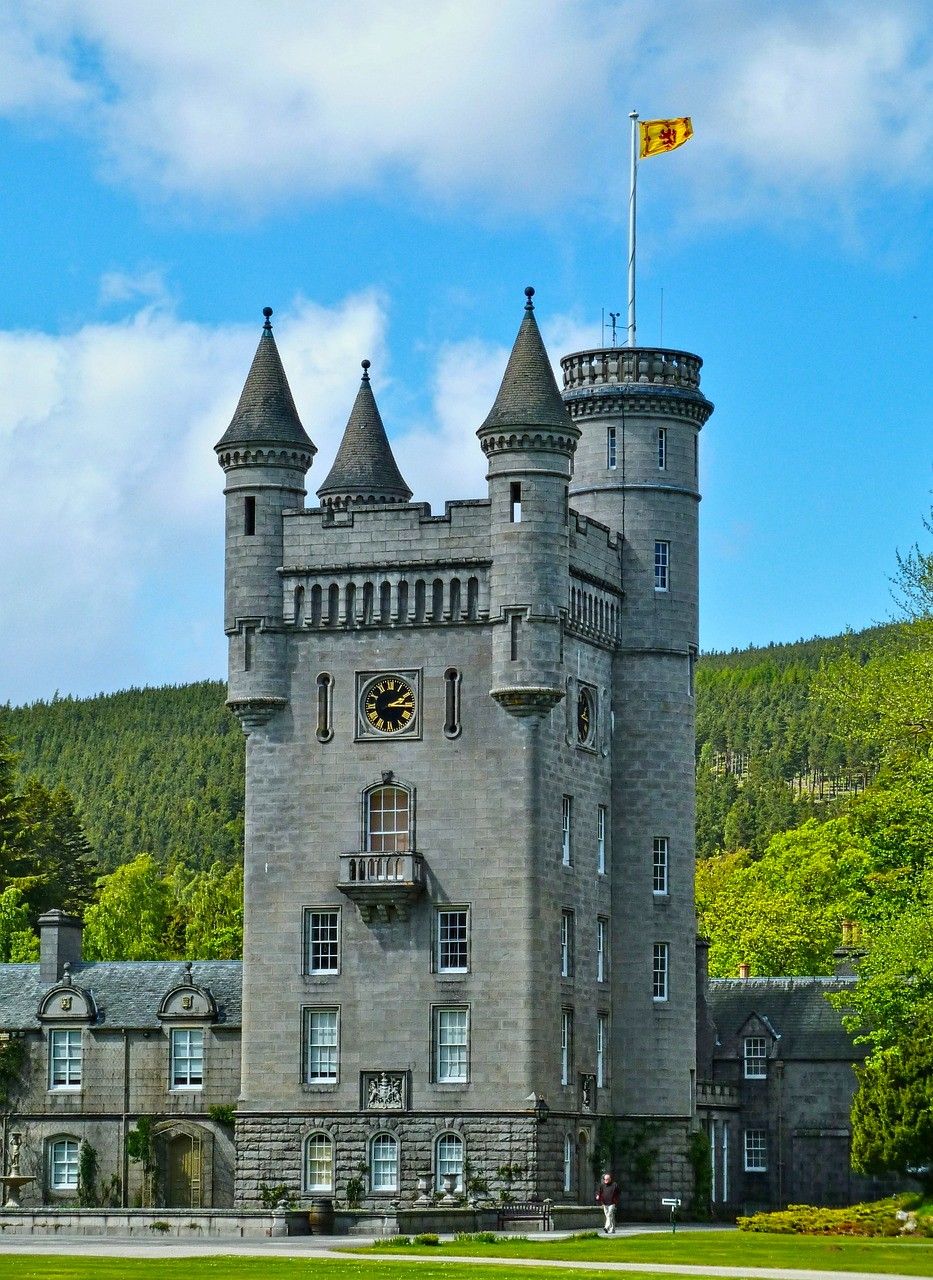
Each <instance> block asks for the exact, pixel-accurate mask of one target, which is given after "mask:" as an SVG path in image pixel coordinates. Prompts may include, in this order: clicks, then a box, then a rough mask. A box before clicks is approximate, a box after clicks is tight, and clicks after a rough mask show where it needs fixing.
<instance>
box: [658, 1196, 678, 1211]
mask: <svg viewBox="0 0 933 1280" xmlns="http://www.w3.org/2000/svg"><path fill="white" fill-rule="evenodd" d="M661 1203H662V1204H663V1205H664V1207H665V1209H679V1208H680V1201H679V1200H677V1199H675V1198H674V1197H673V1196H665V1197H664V1199H663V1200H662V1201H661Z"/></svg>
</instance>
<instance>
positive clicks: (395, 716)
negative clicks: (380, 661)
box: [362, 676, 416, 734]
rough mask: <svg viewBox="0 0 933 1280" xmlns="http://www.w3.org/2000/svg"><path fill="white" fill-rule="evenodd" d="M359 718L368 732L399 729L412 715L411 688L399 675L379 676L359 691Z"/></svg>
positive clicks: (412, 718)
mask: <svg viewBox="0 0 933 1280" xmlns="http://www.w3.org/2000/svg"><path fill="white" fill-rule="evenodd" d="M362 709H363V719H364V720H365V722H366V728H367V730H368V731H369V732H371V733H386V734H391V733H401V732H403V731H404V730H405V729H408V728H409V727H410V726H411V725H412V723H413V722H414V717H415V710H416V708H415V690H414V688H413V687H412V685H411V684H410V683H409V682H408V681H407V680H405V679H403V678H402V676H379V677H378V678H377V679H375V680H372V681H371V682H370V683H369V684H368V685H367V686H366V688H365V690H364V691H363V702H362Z"/></svg>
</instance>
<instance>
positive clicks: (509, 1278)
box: [0, 1254, 670, 1280]
mask: <svg viewBox="0 0 933 1280" xmlns="http://www.w3.org/2000/svg"><path fill="white" fill-rule="evenodd" d="M413 1274H414V1275H416V1276H417V1277H418V1280H530V1277H531V1276H534V1275H538V1276H543V1277H545V1280H612V1276H613V1273H612V1272H607V1271H600V1270H599V1269H598V1268H596V1269H594V1270H592V1271H590V1270H587V1271H570V1270H567V1269H566V1268H563V1267H561V1268H556V1267H555V1268H553V1269H551V1268H550V1267H549V1268H548V1269H547V1271H543V1272H542V1271H539V1270H537V1269H535V1270H530V1269H529V1268H528V1267H509V1266H483V1265H482V1264H479V1265H477V1264H471V1263H456V1262H424V1263H421V1262H419V1263H417V1264H412V1263H406V1262H405V1261H404V1260H403V1259H396V1260H395V1261H394V1262H393V1261H391V1260H390V1259H386V1260H385V1261H383V1260H382V1259H378V1258H352V1259H350V1258H348V1259H347V1261H346V1262H337V1261H331V1260H330V1259H327V1258H308V1259H307V1260H306V1259H304V1258H302V1259H296V1258H269V1259H265V1258H170V1259H162V1258H88V1257H83V1258H66V1257H61V1258H56V1257H40V1256H37V1255H36V1254H31V1255H28V1256H27V1255H23V1254H0V1280H201V1277H204V1278H205V1280H408V1277H410V1276H411V1275H413ZM617 1276H618V1273H616V1280H617ZM623 1280H670V1276H653V1275H650V1274H648V1273H645V1274H642V1273H640V1272H639V1273H633V1272H626V1273H625V1275H624V1278H623Z"/></svg>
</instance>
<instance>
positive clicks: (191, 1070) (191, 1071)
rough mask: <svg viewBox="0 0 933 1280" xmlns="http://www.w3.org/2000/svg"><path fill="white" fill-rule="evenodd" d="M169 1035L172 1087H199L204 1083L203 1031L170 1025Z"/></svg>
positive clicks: (196, 1028)
mask: <svg viewBox="0 0 933 1280" xmlns="http://www.w3.org/2000/svg"><path fill="white" fill-rule="evenodd" d="M169 1035H170V1046H171V1048H170V1054H171V1075H170V1077H169V1078H170V1079H171V1082H172V1088H173V1089H200V1088H201V1087H202V1086H203V1084H204V1031H203V1030H202V1029H201V1027H172V1029H171V1032H170V1033H169Z"/></svg>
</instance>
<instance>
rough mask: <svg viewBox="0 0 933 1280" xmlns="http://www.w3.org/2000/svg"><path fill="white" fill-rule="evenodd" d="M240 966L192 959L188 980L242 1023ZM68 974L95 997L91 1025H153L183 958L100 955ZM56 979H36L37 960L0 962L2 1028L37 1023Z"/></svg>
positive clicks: (224, 1018) (221, 1013) (230, 1020)
mask: <svg viewBox="0 0 933 1280" xmlns="http://www.w3.org/2000/svg"><path fill="white" fill-rule="evenodd" d="M242 970H243V965H242V963H241V961H239V960H195V961H193V962H192V967H191V977H192V981H193V982H194V984H195V986H199V987H207V988H208V989H209V990H210V992H211V994H212V995H213V997H214V1000H215V1001H216V1003H217V1012H218V1022H221V1023H223V1024H225V1025H226V1026H231V1027H238V1026H239V1025H240V1020H241V1012H240V1005H241V988H242ZM71 977H72V981H73V982H74V985H75V986H76V987H83V988H84V989H85V990H86V991H90V993H91V995H92V996H93V997H94V1003H95V1004H96V1006H97V1021H96V1022H95V1023H94V1025H95V1026H98V1027H134V1028H137V1027H138V1028H157V1027H159V1026H160V1025H161V1024H160V1022H159V1019H158V1017H157V1014H158V1010H159V1005H160V1004H161V1002H162V997H163V996H164V995H165V994H166V992H168V991H171V990H172V988H173V987H177V986H179V985H180V984H181V983H182V982H183V981H184V979H185V967H184V963H183V962H182V961H181V960H133V961H117V960H98V961H94V962H92V963H89V964H81V965H75V967H74V968H73V969H72V971H71ZM57 985H58V984H57V983H50V982H42V981H41V980H40V978H39V966H38V964H0V1028H3V1029H4V1030H7V1031H29V1030H35V1029H37V1028H38V1027H39V1026H40V1025H41V1024H40V1023H39V1021H38V1019H37V1018H36V1010H37V1009H38V1008H39V1002H40V1000H41V999H42V997H43V996H44V995H45V993H46V992H47V991H50V990H51V989H52V987H54V986H57Z"/></svg>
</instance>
